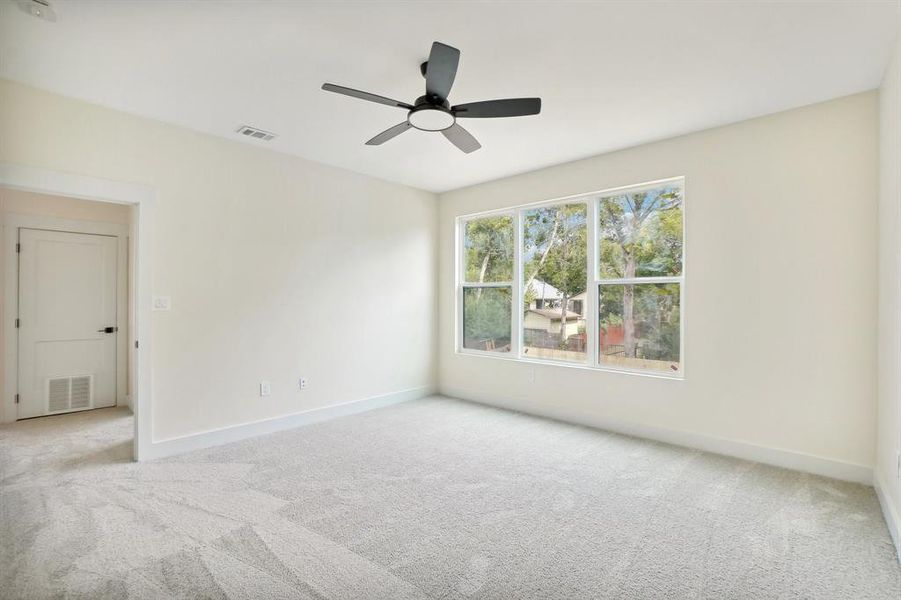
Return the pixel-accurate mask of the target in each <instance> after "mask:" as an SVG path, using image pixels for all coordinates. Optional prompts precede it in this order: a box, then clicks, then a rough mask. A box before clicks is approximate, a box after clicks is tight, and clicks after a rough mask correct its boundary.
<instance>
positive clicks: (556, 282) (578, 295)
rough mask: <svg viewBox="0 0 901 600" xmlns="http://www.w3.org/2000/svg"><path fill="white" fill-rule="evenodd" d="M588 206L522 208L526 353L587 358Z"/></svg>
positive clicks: (581, 360)
mask: <svg viewBox="0 0 901 600" xmlns="http://www.w3.org/2000/svg"><path fill="white" fill-rule="evenodd" d="M586 218H587V207H586V205H585V204H582V203H579V204H561V205H557V206H547V207H542V208H536V209H533V210H528V211H525V212H524V213H523V252H522V259H523V304H524V306H523V332H522V335H523V337H522V341H523V354H524V355H525V356H526V357H528V358H549V359H554V360H570V361H577V362H585V360H586V358H587V355H586V352H585V342H586V336H585V315H584V313H583V307H584V306H585V296H586V290H587V283H586V278H587V274H588V257H587V251H588V245H587V228H586Z"/></svg>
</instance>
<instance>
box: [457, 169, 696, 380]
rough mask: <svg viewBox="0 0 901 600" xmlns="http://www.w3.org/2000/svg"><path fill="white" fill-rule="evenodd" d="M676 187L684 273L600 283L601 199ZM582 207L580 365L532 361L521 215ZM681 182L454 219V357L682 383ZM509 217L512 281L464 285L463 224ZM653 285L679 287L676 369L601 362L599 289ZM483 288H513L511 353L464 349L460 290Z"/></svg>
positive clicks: (681, 179) (666, 181) (613, 190)
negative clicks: (584, 257)
mask: <svg viewBox="0 0 901 600" xmlns="http://www.w3.org/2000/svg"><path fill="white" fill-rule="evenodd" d="M668 184H669V185H678V186H679V187H680V188H681V189H682V271H681V274H680V275H678V276H669V277H634V278H628V279H602V278H601V277H600V244H599V240H600V237H599V233H600V222H599V220H598V216H599V205H600V200H601V198H602V197H605V196H610V195H615V194H619V193H625V192H629V193H635V192H641V191H644V190H648V189H653V188H656V187H660V186H663V185H668ZM579 203H582V204H585V205H586V209H587V210H586V225H587V227H588V231H587V236H586V238H587V243H588V249H587V250H588V265H587V269H588V272H587V273H586V274H585V275H586V290H587V291H588V293H587V294H586V302H585V329H586V332H591V335H588V336H587V340H586V348H585V351H586V360H585V361H584V362H575V361H564V360H556V359H551V358H532V357H527V356H524V355H523V348H522V325H523V314H522V310H521V307H522V303H523V289H522V284H523V277H524V268H525V265H524V264H523V261H522V241H523V223H524V219H523V214H524V213H525V212H526V211H529V210H534V209H536V208H542V207H546V206H556V205H560V204H579ZM685 204H686V202H685V178H684V177H681V176H680V177H670V178H667V179H659V180H656V181H650V182H647V183H641V184H637V185H625V186H620V187H616V188H609V189H605V190H599V191H595V192H587V193H583V194H576V195H573V196H567V197H564V198H555V199H552V200H544V201H540V202H534V203H531V204H523V205H520V206H515V207H511V208H504V209H499V210H491V211H484V212H479V213H472V214H468V215H461V216H459V217H457V219H456V236H455V240H456V248H455V252H454V257H455V258H454V260H455V269H454V272H455V284H456V285H455V291H454V293H455V301H454V304H455V307H456V318H455V323H454V340H455V348H456V352H457V354H467V355H474V356H487V357H490V358H497V359H502V360H516V361H521V362H527V363H534V364H544V365H556V366H564V367H570V368H577V369H592V370H598V371H612V372H616V373H625V374H631V375H641V376H644V377H657V378H663V379H684V378H685V362H686V361H685V334H686V323H685V273H686V262H687V261H686V258H687V249H686V223H687V219H686V218H685V210H686V209H685ZM499 216H510V217H512V220H513V281H505V282H491V283H467V282H465V268H466V265H465V259H464V256H463V249H464V247H465V246H464V235H465V231H466V223H467V222H469V221H473V220H477V219H482V218H486V217H499ZM654 283H677V284H679V370H678V371H674V372H672V373H664V372H660V371H650V370H645V369H638V368H629V367H618V366H612V365H606V364H602V363H601V362H600V357H599V356H598V347H597V342H598V336H599V334H600V315H599V314H598V294H599V290H600V286H601V285H626V284H632V285H641V284H654ZM474 287H475V288H480V287H481V288H487V287H509V288H511V291H512V294H511V301H512V306H511V323H510V327H511V330H510V352H492V351H489V350H475V349H470V348H464V347H463V290H464V289H466V288H474Z"/></svg>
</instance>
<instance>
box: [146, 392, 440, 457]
mask: <svg viewBox="0 0 901 600" xmlns="http://www.w3.org/2000/svg"><path fill="white" fill-rule="evenodd" d="M434 393H435V388H434V386H422V387H418V388H411V389H408V390H401V391H398V392H392V393H390V394H382V395H380V396H372V397H370V398H363V399H361V400H353V401H351V402H344V403H342V404H335V405H333V406H324V407H322V408H314V409H311V410H305V411H301V412H297V413H292V414H290V415H283V416H280V417H273V418H271V419H263V420H260V421H253V422H251V423H242V424H241V425H233V426H231V427H222V428H220V429H211V430H209V431H202V432H200V433H193V434H191V435H186V436H183V437H176V438H169V439H165V440H158V441H154V442H153V443H152V444H150V448H149V450H148V451H147V453H146V456H142V457H141V460H142V461H143V460H152V459H154V458H162V457H164V456H172V455H174V454H182V453H184V452H190V451H191V450H199V449H201V448H209V447H211V446H219V445H221V444H228V443H230V442H237V441H240V440H245V439H247V438H252V437H256V436H258V435H265V434H267V433H274V432H276V431H283V430H285V429H294V428H296V427H303V426H304V425H312V424H313V423H321V422H322V421H329V420H331V419H337V418H338V417H345V416H347V415H353V414H357V413H361V412H365V411H368V410H373V409H376V408H382V407H384V406H390V405H392V404H398V403H400V402H407V401H409V400H417V399H419V398H424V397H426V396H430V395H432V394H434Z"/></svg>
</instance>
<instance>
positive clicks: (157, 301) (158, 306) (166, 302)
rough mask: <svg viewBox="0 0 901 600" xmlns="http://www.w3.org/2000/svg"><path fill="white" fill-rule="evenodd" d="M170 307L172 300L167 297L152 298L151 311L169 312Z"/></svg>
mask: <svg viewBox="0 0 901 600" xmlns="http://www.w3.org/2000/svg"><path fill="white" fill-rule="evenodd" d="M171 307H172V298H170V297H169V296H154V297H153V310H169V309H170V308H171Z"/></svg>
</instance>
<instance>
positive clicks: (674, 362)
mask: <svg viewBox="0 0 901 600" xmlns="http://www.w3.org/2000/svg"><path fill="white" fill-rule="evenodd" d="M598 227H599V229H598V238H599V247H598V253H599V264H600V273H599V281H598V282H597V284H598V290H597V294H598V310H599V325H600V332H599V333H600V335H599V348H598V353H599V354H598V362H599V363H600V364H602V365H609V366H616V367H626V368H633V369H641V370H648V371H663V372H670V371H673V372H678V371H680V370H681V331H680V329H681V310H680V307H681V305H682V302H681V295H682V294H681V287H682V187H681V186H680V185H674V184H670V185H663V186H658V187H653V188H649V189H643V190H637V191H628V190H627V191H623V192H620V193H617V194H614V195H610V196H604V197H602V198H601V199H600V203H599V205H598Z"/></svg>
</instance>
